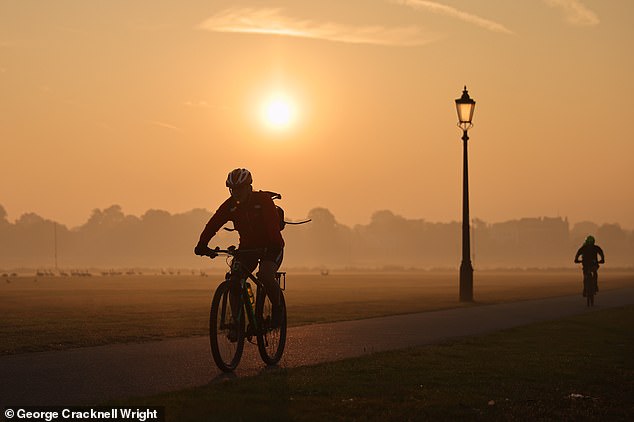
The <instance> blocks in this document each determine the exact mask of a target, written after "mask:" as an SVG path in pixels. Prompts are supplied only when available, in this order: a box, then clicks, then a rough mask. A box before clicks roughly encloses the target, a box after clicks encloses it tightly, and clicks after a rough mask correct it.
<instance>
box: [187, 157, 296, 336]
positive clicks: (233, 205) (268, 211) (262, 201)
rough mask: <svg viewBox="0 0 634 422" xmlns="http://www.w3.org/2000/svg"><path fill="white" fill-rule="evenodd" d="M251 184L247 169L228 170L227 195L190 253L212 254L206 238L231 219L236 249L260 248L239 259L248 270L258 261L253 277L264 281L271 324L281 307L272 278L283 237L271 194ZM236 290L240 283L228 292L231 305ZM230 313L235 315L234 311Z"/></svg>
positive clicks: (276, 322) (277, 319)
mask: <svg viewBox="0 0 634 422" xmlns="http://www.w3.org/2000/svg"><path fill="white" fill-rule="evenodd" d="M252 184H253V177H252V176H251V173H250V172H249V170H247V169H244V168H237V169H235V170H232V171H231V172H230V173H229V175H228V176H227V182H226V185H227V187H228V188H229V193H230V196H229V198H228V199H227V200H226V201H224V202H223V203H222V205H220V207H219V208H218V210H217V211H216V212H215V213H214V215H213V216H212V217H211V218H210V219H209V222H208V223H207V225H206V226H205V228H204V230H203V231H202V233H201V234H200V239H199V241H198V244H197V245H196V247H195V248H194V253H195V254H196V255H201V256H204V255H207V256H212V257H213V256H214V252H213V249H210V248H209V247H208V244H209V241H210V240H211V238H212V237H214V235H215V234H216V233H217V232H218V230H220V228H221V227H222V226H223V225H224V224H225V223H227V222H228V221H232V222H233V226H234V228H235V229H236V230H237V231H238V234H239V235H240V243H239V249H242V250H246V249H258V250H260V251H261V252H259V253H253V254H250V253H249V254H245V255H243V256H241V257H240V262H241V263H242V264H243V265H244V266H245V267H246V269H247V270H248V271H250V272H253V270H255V268H256V267H257V265H258V263H259V264H260V267H259V271H258V273H257V277H258V279H259V280H261V281H262V283H263V284H264V287H265V288H266V292H267V296H268V297H269V300H270V301H271V304H272V305H273V312H272V314H273V315H272V318H273V321H272V324H273V326H279V324H280V323H281V319H282V317H283V315H282V313H283V310H282V309H281V306H280V287H279V286H278V284H277V282H276V281H275V273H276V272H277V270H278V268H279V267H280V265H281V264H282V259H283V257H284V239H283V238H282V233H281V227H280V222H279V214H278V213H277V210H276V208H275V204H273V199H272V198H271V195H270V194H269V193H268V192H262V191H254V190H253V186H252ZM239 294H240V285H239V283H234V286H233V288H232V294H231V303H232V305H233V304H237V303H239V300H238V298H239ZM232 308H233V306H232ZM236 311H237V310H236ZM234 315H237V312H235V313H234Z"/></svg>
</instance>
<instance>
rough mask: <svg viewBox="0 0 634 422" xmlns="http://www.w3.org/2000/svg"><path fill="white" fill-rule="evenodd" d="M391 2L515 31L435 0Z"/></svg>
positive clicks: (505, 30)
mask: <svg viewBox="0 0 634 422" xmlns="http://www.w3.org/2000/svg"><path fill="white" fill-rule="evenodd" d="M389 1H390V2H391V3H396V4H400V5H403V6H408V7H411V8H413V9H420V10H427V11H429V12H432V13H437V14H439V15H445V16H449V17H452V18H456V19H459V20H461V21H464V22H467V23H470V24H473V25H476V26H479V27H481V28H484V29H487V30H489V31H493V32H501V33H503V34H513V31H511V30H510V29H508V28H507V27H506V26H504V25H502V24H501V23H498V22H494V21H492V20H489V19H485V18H481V17H480V16H477V15H473V14H471V13H467V12H463V11H462V10H458V9H456V8H455V7H452V6H447V5H446V4H442V3H438V2H435V1H427V0H389Z"/></svg>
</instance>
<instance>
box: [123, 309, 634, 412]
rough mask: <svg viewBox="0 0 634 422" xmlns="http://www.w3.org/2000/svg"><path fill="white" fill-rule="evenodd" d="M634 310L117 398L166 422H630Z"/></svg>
mask: <svg viewBox="0 0 634 422" xmlns="http://www.w3.org/2000/svg"><path fill="white" fill-rule="evenodd" d="M633 352H634V306H629V307H624V308H619V309H614V310H603V311H597V312H591V313H588V314H584V315H582V316H578V317H574V318H569V319H565V320H560V321H556V322H548V323H540V324H535V325H531V326H527V327H521V328H515V329H511V330H506V331H503V332H499V333H495V334H491V335H486V336H481V337H474V338H468V339H463V340H459V341H452V342H448V343H445V344H439V345H433V346H426V347H419V348H414V349H408V350H403V351H397V352H386V353H379V354H375V355H371V356H367V357H362V358H357V359H348V360H344V361H339V362H334V363H328V364H321V365H318V366H312V367H303V368H295V369H277V370H271V371H266V372H265V373H263V374H261V375H258V376H255V377H252V378H245V379H236V380H230V381H224V382H214V383H211V384H210V385H208V386H206V387H202V388H197V389H190V390H184V391H180V392H175V393H171V394H164V395H158V396H153V397H149V398H142V399H130V400H127V401H125V402H119V404H125V405H161V406H166V414H167V420H169V421H208V420H218V421H251V420H254V421H268V420H270V421H278V420H298V421H339V420H340V421H351V420H356V421H365V420H380V421H384V420H390V421H408V420H521V421H534V420H554V421H561V420H597V421H614V420H630V421H631V420H634V404H633V400H632V399H633V398H634V363H633V360H634V353H633Z"/></svg>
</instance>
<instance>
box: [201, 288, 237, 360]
mask: <svg viewBox="0 0 634 422" xmlns="http://www.w3.org/2000/svg"><path fill="white" fill-rule="evenodd" d="M229 293H230V284H229V282H228V281H225V282H223V283H220V285H219V286H218V288H217V289H216V293H214V297H213V299H212V301H211V311H210V313H209V343H210V345H211V355H212V357H213V359H214V362H215V363H216V365H217V366H218V368H220V369H221V370H223V371H224V372H231V371H233V370H234V369H236V367H237V366H238V363H240V358H241V357H242V351H243V350H244V313H243V312H239V315H238V318H235V316H234V315H233V313H232V311H231V306H230V300H229V296H230V294H229ZM237 308H238V309H240V310H241V309H242V305H240V306H239V307H237ZM236 321H237V323H236Z"/></svg>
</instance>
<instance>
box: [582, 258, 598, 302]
mask: <svg viewBox="0 0 634 422" xmlns="http://www.w3.org/2000/svg"><path fill="white" fill-rule="evenodd" d="M598 271H599V264H598V263H597V262H593V263H592V265H590V266H588V267H584V268H583V296H584V297H585V298H586V305H587V306H594V296H595V295H596V294H597V290H598V289H597V281H598V278H599V273H598Z"/></svg>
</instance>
